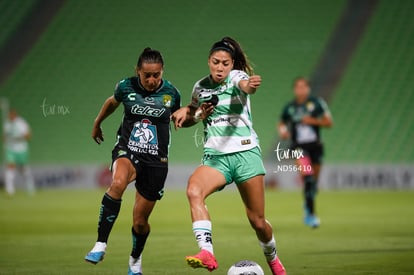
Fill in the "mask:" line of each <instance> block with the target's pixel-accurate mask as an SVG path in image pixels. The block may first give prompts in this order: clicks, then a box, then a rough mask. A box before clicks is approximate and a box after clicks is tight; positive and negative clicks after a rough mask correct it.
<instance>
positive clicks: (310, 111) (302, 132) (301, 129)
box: [281, 96, 330, 145]
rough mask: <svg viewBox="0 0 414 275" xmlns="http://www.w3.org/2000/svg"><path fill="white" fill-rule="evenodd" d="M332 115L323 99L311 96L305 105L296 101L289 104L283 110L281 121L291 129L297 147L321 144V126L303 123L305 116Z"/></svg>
mask: <svg viewBox="0 0 414 275" xmlns="http://www.w3.org/2000/svg"><path fill="white" fill-rule="evenodd" d="M325 114H330V112H329V109H328V106H327V105H326V103H325V101H324V100H323V99H322V98H319V97H314V96H310V97H309V98H308V99H307V100H306V101H305V102H304V103H303V104H298V103H297V102H296V100H293V101H291V102H289V103H288V104H287V105H286V106H285V108H284V109H283V112H282V115H281V121H282V122H283V123H285V124H286V125H287V126H288V127H289V131H290V133H291V138H292V142H293V143H294V144H296V145H298V144H306V143H314V142H320V141H321V137H320V131H319V128H320V127H319V126H314V125H307V124H303V123H301V121H302V118H303V117H304V116H305V115H308V116H311V117H314V118H320V117H322V116H324V115H325Z"/></svg>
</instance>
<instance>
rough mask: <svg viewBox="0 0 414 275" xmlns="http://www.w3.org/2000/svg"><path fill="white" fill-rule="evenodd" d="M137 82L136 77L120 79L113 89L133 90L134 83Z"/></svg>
mask: <svg viewBox="0 0 414 275" xmlns="http://www.w3.org/2000/svg"><path fill="white" fill-rule="evenodd" d="M137 81H138V78H137V77H127V78H124V79H121V80H120V81H119V82H118V83H116V86H115V89H116V90H119V91H122V90H131V89H133V88H134V82H137ZM137 83H138V82H137Z"/></svg>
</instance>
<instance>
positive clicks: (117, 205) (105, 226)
mask: <svg viewBox="0 0 414 275" xmlns="http://www.w3.org/2000/svg"><path fill="white" fill-rule="evenodd" d="M121 201H122V200H116V199H113V198H111V196H109V195H108V194H107V193H105V195H104V196H103V198H102V204H101V208H100V209H99V221H98V240H97V241H98V242H104V243H106V242H108V237H109V233H111V230H112V226H113V225H114V223H115V220H116V218H117V217H118V213H119V210H120V209H121Z"/></svg>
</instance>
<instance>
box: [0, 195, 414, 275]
mask: <svg viewBox="0 0 414 275" xmlns="http://www.w3.org/2000/svg"><path fill="white" fill-rule="evenodd" d="M103 192H104V191H103V190H76V191H73V190H44V191H39V192H38V193H37V194H36V195H35V196H33V197H30V196H28V195H26V194H25V193H18V194H17V195H16V196H14V197H12V198H10V197H7V196H6V195H5V194H4V193H0V274H76V275H81V274H126V273H127V269H128V266H127V265H128V257H129V252H130V249H131V237H130V227H131V219H132V205H133V199H134V195H133V191H132V190H128V191H127V193H126V194H125V196H124V201H123V205H122V208H121V213H120V216H119V218H118V220H117V222H116V224H115V226H114V229H113V231H112V234H111V236H110V239H109V246H108V249H107V254H106V257H105V260H104V261H103V262H101V263H99V264H98V265H96V266H94V265H91V264H87V263H85V262H84V260H83V257H84V256H85V254H86V253H87V252H88V251H89V249H91V248H92V245H93V244H94V242H95V238H96V224H97V220H98V208H99V205H100V200H101V198H102V195H103ZM266 200H267V208H266V210H267V218H268V219H269V220H270V221H271V222H272V224H273V226H274V229H275V232H276V238H277V243H278V249H279V255H280V257H281V259H282V261H283V263H284V265H285V267H286V269H287V271H288V274H290V275H291V274H414V192H395V191H342V192H321V193H320V194H319V197H318V205H317V208H318V210H319V215H320V217H321V221H322V226H321V227H320V228H319V229H315V230H312V229H309V228H307V227H305V226H304V225H303V224H302V207H301V206H302V201H301V194H300V192H276V191H267V194H266ZM208 207H209V210H210V213H211V216H212V220H213V240H214V244H215V254H216V256H217V259H218V262H219V269H218V270H217V271H214V273H213V274H226V272H227V269H228V268H229V267H230V266H231V265H232V264H233V263H234V262H236V261H238V260H242V259H249V260H253V261H256V262H258V263H259V264H260V265H261V266H262V267H263V268H264V270H265V273H266V274H269V271H268V268H267V266H266V263H265V261H264V257H263V256H262V253H261V250H260V248H259V245H258V243H257V241H256V238H255V234H254V232H253V231H252V229H251V228H250V226H249V224H248V222H247V219H246V217H245V214H244V209H243V206H242V203H241V200H240V198H239V196H238V193H237V192H236V191H234V190H227V191H226V190H225V191H222V192H220V193H217V194H214V195H213V196H212V197H211V198H209V200H208ZM150 222H151V225H152V232H151V235H150V238H149V239H148V242H147V246H146V248H145V250H144V255H143V264H144V266H143V271H144V274H145V275H155V274H209V272H208V271H206V270H193V269H191V268H189V267H187V266H186V264H185V262H184V256H185V255H189V254H193V253H196V252H197V251H198V248H197V245H196V243H195V241H194V237H193V234H192V231H191V221H190V216H189V209H188V204H187V200H186V197H185V193H184V191H176V190H173V191H169V190H167V192H166V195H165V197H164V198H163V199H162V200H161V201H160V202H159V203H158V204H157V206H156V208H155V210H154V212H153V215H152V216H151V220H150Z"/></svg>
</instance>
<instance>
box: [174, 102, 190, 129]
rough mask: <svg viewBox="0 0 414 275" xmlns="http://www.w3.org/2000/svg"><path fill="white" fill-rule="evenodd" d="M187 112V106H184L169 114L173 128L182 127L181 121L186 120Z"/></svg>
mask: <svg viewBox="0 0 414 275" xmlns="http://www.w3.org/2000/svg"><path fill="white" fill-rule="evenodd" d="M189 112H190V110H189V107H188V106H186V107H182V108H180V109H178V110H177V111H175V112H174V113H173V114H172V115H171V120H172V121H173V122H174V128H175V130H177V129H178V128H181V127H183V123H184V122H185V121H186V120H187V115H188V113H189Z"/></svg>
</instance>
